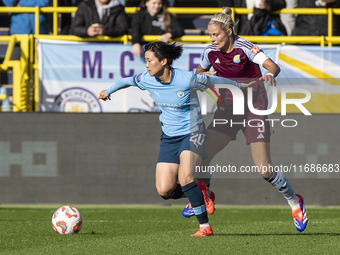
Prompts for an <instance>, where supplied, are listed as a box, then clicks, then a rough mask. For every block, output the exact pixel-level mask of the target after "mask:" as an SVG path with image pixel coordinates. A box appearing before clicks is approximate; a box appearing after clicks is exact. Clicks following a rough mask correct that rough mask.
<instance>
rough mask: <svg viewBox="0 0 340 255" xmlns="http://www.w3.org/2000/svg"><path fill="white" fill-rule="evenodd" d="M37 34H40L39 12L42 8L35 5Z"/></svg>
mask: <svg viewBox="0 0 340 255" xmlns="http://www.w3.org/2000/svg"><path fill="white" fill-rule="evenodd" d="M34 14H35V34H36V35H38V34H39V33H40V24H39V14H40V9H39V7H38V6H36V7H35V12H34Z"/></svg>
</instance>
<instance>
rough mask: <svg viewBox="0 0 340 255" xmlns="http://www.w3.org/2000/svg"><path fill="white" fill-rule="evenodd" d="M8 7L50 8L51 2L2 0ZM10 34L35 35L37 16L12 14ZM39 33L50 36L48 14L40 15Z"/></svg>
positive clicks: (42, 0)
mask: <svg viewBox="0 0 340 255" xmlns="http://www.w3.org/2000/svg"><path fill="white" fill-rule="evenodd" d="M2 1H3V3H4V4H5V5H6V6H18V7H34V6H39V7H45V6H49V0H2ZM10 19H11V26H10V34H35V25H34V24H35V14H34V13H11V14H10ZM39 24H40V26H39V28H40V30H39V33H40V34H48V33H49V25H48V16H47V14H46V13H43V14H40V15H39Z"/></svg>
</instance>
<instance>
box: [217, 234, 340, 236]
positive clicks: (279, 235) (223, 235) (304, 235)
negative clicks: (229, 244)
mask: <svg viewBox="0 0 340 255" xmlns="http://www.w3.org/2000/svg"><path fill="white" fill-rule="evenodd" d="M215 236H340V233H294V234H293V233H277V234H266V233H263V234H236V233H235V234H233V233H228V234H218V233H215Z"/></svg>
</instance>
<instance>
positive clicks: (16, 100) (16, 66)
mask: <svg viewBox="0 0 340 255" xmlns="http://www.w3.org/2000/svg"><path fill="white" fill-rule="evenodd" d="M12 67H13V112H18V111H20V90H21V85H20V75H19V73H20V61H13V62H12Z"/></svg>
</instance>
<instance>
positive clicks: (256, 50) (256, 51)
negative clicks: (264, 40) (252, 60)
mask: <svg viewBox="0 0 340 255" xmlns="http://www.w3.org/2000/svg"><path fill="white" fill-rule="evenodd" d="M259 51H260V48H259V47H256V46H253V47H252V48H251V53H253V54H257V53H259Z"/></svg>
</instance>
